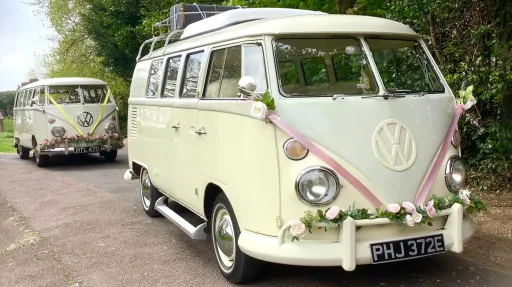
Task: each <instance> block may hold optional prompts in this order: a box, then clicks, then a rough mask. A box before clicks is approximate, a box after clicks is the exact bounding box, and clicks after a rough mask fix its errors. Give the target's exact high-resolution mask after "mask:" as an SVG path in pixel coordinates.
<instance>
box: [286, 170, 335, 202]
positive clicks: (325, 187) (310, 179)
mask: <svg viewBox="0 0 512 287" xmlns="http://www.w3.org/2000/svg"><path fill="white" fill-rule="evenodd" d="M295 189H296V191H297V196H298V197H299V199H300V200H301V201H302V202H305V203H307V204H310V205H327V204H329V203H331V202H333V201H334V200H335V199H336V197H337V196H338V194H339V192H340V184H339V181H338V178H337V177H336V175H335V173H334V172H332V171H331V170H329V169H327V168H324V167H319V166H317V167H310V168H307V169H305V170H304V171H303V172H301V173H300V174H299V176H298V177H297V182H296V183H295Z"/></svg>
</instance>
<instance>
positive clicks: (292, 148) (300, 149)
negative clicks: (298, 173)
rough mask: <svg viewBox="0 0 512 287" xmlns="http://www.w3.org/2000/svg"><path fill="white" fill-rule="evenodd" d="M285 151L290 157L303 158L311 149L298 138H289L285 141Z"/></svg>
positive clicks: (294, 158)
mask: <svg viewBox="0 0 512 287" xmlns="http://www.w3.org/2000/svg"><path fill="white" fill-rule="evenodd" d="M283 148H284V153H285V154H286V156H287V157H288V158H289V159H292V160H301V159H303V158H305V157H306V156H307V155H308V152H309V150H308V149H307V148H306V147H305V146H303V145H302V144H301V143H300V142H299V141H298V140H296V139H293V138H292V139H289V140H287V141H286V142H285V143H284V146H283Z"/></svg>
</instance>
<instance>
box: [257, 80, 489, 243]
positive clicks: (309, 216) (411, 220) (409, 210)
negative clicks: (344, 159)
mask: <svg viewBox="0 0 512 287" xmlns="http://www.w3.org/2000/svg"><path fill="white" fill-rule="evenodd" d="M466 86H467V84H466V83H464V84H463V86H462V89H461V91H459V94H458V97H456V105H455V114H454V117H453V119H452V122H451V125H450V128H449V129H448V131H447V133H446V136H445V140H444V142H443V145H442V146H441V151H440V152H439V156H438V158H437V160H436V162H435V163H434V166H433V168H432V170H431V172H430V174H429V175H428V177H427V180H426V182H425V184H424V186H423V187H422V189H421V190H420V191H419V192H418V194H417V195H416V199H415V201H414V203H413V202H407V201H406V202H401V203H390V204H387V205H384V204H383V203H382V202H381V201H380V200H379V199H378V198H377V197H376V196H375V195H374V194H373V193H372V192H371V191H370V190H369V189H368V188H366V187H365V186H364V185H363V184H362V183H361V182H360V181H359V180H357V179H356V178H355V177H354V176H353V175H352V174H350V173H349V172H348V171H347V170H346V169H344V168H343V167H342V166H341V165H339V163H337V162H336V161H335V160H334V159H332V158H331V157H329V156H328V155H327V154H326V153H325V152H323V151H322V150H321V149H320V148H318V147H317V146H316V145H314V144H313V143H311V142H310V141H309V139H307V138H306V137H304V136H303V135H301V134H300V133H299V132H298V131H296V130H295V129H293V128H292V127H291V126H289V125H288V124H286V123H285V122H283V120H282V119H280V118H279V116H277V115H276V114H275V113H274V110H275V109H276V106H275V102H274V98H273V97H272V96H271V95H270V92H269V91H268V90H267V91H266V92H265V93H264V94H263V95H261V96H260V95H257V94H253V93H251V95H250V96H249V97H248V100H251V101H254V104H253V106H252V109H251V116H252V117H254V118H256V119H260V120H265V121H266V122H273V123H274V124H275V125H277V126H278V127H279V128H281V129H282V130H283V131H284V132H286V133H287V134H288V135H290V136H291V137H293V138H295V139H296V140H298V141H299V142H300V143H301V144H302V145H304V146H305V147H306V148H308V149H309V150H310V151H311V152H312V153H313V154H315V155H316V156H317V157H319V158H320V159H322V160H323V161H324V162H326V163H327V164H328V165H330V166H331V167H332V168H333V169H334V170H336V171H337V172H338V174H340V176H342V177H343V178H344V179H345V180H346V181H348V182H349V183H351V184H352V185H353V186H354V187H355V188H356V189H357V190H359V191H360V192H361V193H362V194H363V196H365V197H366V198H367V199H368V201H370V202H371V203H372V205H373V206H374V207H375V208H356V207H355V206H351V207H349V208H348V209H341V208H340V207H339V206H330V207H328V208H326V209H325V210H320V209H319V210H317V212H316V213H313V212H311V211H307V212H306V213H305V215H304V216H303V217H301V218H300V219H298V220H295V221H294V222H292V224H291V225H290V227H289V229H288V231H289V232H290V234H291V235H292V241H295V240H299V238H301V237H303V236H304V235H306V232H307V231H309V232H310V233H311V232H312V230H313V228H314V227H315V225H321V226H317V228H318V229H324V230H325V231H327V230H328V229H329V228H330V227H340V226H341V224H342V223H343V221H344V220H345V219H347V218H348V217H351V218H352V219H354V220H371V219H378V218H385V219H389V220H390V221H391V222H394V223H397V224H400V225H402V226H404V227H407V226H416V225H423V224H427V225H429V226H432V221H433V219H434V217H436V216H437V215H439V213H440V212H442V211H443V210H446V209H450V208H451V207H452V206H453V205H454V204H456V203H458V204H460V205H462V206H463V207H464V209H465V212H466V213H468V214H475V213H478V212H482V211H486V210H487V207H486V205H485V204H484V203H483V202H482V201H481V200H480V199H479V198H477V197H476V196H474V195H473V194H472V193H471V192H470V191H468V190H466V189H461V190H460V191H459V193H458V194H452V195H449V196H437V195H432V196H431V198H430V199H429V200H428V202H427V204H426V205H424V202H425V199H426V196H427V195H428V194H429V192H430V188H431V187H432V184H433V182H434V179H435V177H436V176H437V173H438V171H439V168H440V166H441V164H442V162H443V159H444V158H445V155H446V152H447V148H448V145H449V143H450V138H451V135H453V133H454V131H455V129H456V128H457V123H458V121H459V118H460V116H461V115H462V114H466V112H467V110H469V109H470V108H471V107H472V106H474V105H475V104H476V99H475V97H474V96H473V94H472V92H473V86H469V87H466ZM466 117H468V118H469V119H470V120H471V122H472V123H473V124H475V125H478V121H477V120H474V119H473V118H472V117H471V116H470V115H468V114H466Z"/></svg>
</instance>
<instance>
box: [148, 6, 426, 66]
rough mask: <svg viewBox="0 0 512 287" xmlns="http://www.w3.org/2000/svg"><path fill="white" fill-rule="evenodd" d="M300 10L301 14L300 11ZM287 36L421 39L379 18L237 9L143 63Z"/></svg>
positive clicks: (187, 33)
mask: <svg viewBox="0 0 512 287" xmlns="http://www.w3.org/2000/svg"><path fill="white" fill-rule="evenodd" d="M297 10H298V11H300V12H297ZM284 11H287V12H284ZM258 17H259V18H263V19H260V20H253V21H249V20H251V18H254V19H257V18H258ZM230 19H234V20H230ZM237 19H238V20H244V19H245V20H247V21H248V22H243V23H239V24H236V23H237V22H240V21H236V20H237ZM230 23H231V24H230ZM223 24H224V25H223ZM210 25H212V26H210ZM226 25H227V26H226ZM212 27H214V28H215V27H216V30H215V29H213V31H212ZM187 29H188V30H187ZM201 31H203V32H201ZM283 34H284V35H293V34H319V35H321V34H349V35H383V36H406V37H419V35H418V34H417V33H416V32H415V31H414V30H412V29H411V28H410V27H409V26H407V25H404V24H402V23H400V22H397V21H393V20H389V19H385V18H379V17H372V16H360V15H346V14H344V15H340V14H325V13H322V12H315V11H307V10H299V9H286V8H247V9H234V10H230V11H226V12H223V13H221V14H218V15H215V16H211V17H208V18H206V19H204V20H201V21H198V22H196V23H193V24H190V25H189V26H188V27H187V28H185V31H184V32H183V34H182V35H181V38H183V40H180V41H177V42H174V43H171V44H169V45H167V46H165V47H162V48H160V49H158V50H155V51H153V52H152V53H151V54H148V55H145V56H144V57H142V58H141V59H140V60H139V61H143V60H146V59H150V58H153V57H158V56H161V55H162V53H163V54H167V53H168V52H172V51H181V50H186V49H192V48H194V47H199V46H203V45H208V44H211V43H218V42H222V41H228V40H231V39H237V38H243V37H251V36H262V35H283ZM194 35H197V36H194Z"/></svg>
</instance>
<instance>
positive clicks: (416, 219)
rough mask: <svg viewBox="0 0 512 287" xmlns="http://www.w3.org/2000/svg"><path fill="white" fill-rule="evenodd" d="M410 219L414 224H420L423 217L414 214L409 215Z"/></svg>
mask: <svg viewBox="0 0 512 287" xmlns="http://www.w3.org/2000/svg"><path fill="white" fill-rule="evenodd" d="M411 217H412V219H413V220H414V222H416V223H420V222H421V219H422V218H423V215H421V213H418V212H415V213H413V214H412V215H411Z"/></svg>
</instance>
